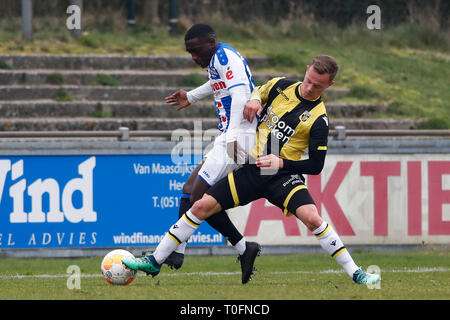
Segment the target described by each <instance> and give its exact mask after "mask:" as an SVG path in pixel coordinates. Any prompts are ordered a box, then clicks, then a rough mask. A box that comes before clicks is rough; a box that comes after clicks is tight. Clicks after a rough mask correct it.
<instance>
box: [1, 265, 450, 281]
mask: <svg viewBox="0 0 450 320" xmlns="http://www.w3.org/2000/svg"><path fill="white" fill-rule="evenodd" d="M449 271H450V268H414V269H392V270H381V272H382V273H383V272H384V273H430V272H449ZM263 273H264V274H272V275H283V274H286V275H288V274H333V273H344V270H334V269H329V270H322V271H301V270H299V271H274V272H263ZM240 274H241V272H177V273H162V274H160V275H159V276H160V277H186V276H235V275H240ZM138 275H139V276H144V274H143V273H138ZM69 276H70V274H15V275H0V279H5V280H6V279H30V278H31V279H33V278H43V279H51V278H67V277H69ZM80 276H81V277H82V278H97V277H103V275H102V274H101V273H93V274H89V273H82V274H81V275H80Z"/></svg>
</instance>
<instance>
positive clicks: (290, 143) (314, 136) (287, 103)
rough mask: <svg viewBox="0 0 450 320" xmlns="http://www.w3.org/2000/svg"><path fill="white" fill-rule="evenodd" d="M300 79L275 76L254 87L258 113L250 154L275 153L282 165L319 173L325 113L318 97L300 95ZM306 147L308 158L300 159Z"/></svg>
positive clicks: (324, 147) (325, 133)
mask: <svg viewBox="0 0 450 320" xmlns="http://www.w3.org/2000/svg"><path fill="white" fill-rule="evenodd" d="M300 84H301V82H300V81H297V80H290V79H286V78H274V79H272V80H270V81H269V82H267V83H266V84H264V85H262V86H260V87H257V88H255V90H258V92H259V95H260V97H261V104H262V106H263V111H262V113H261V116H260V119H259V123H258V131H257V136H256V145H255V147H254V148H253V150H252V151H251V153H250V154H251V156H252V157H253V158H257V157H260V156H262V155H264V154H270V153H272V154H275V155H277V156H279V157H280V158H282V159H283V160H284V161H283V162H284V168H285V169H287V170H290V171H293V172H296V173H299V174H302V173H303V174H319V173H320V171H321V170H322V168H323V164H324V161H325V155H326V151H327V143H328V131H329V126H328V117H327V113H326V109H325V104H324V103H323V101H322V99H321V98H320V97H319V98H317V99H316V100H314V101H310V100H306V99H304V98H303V97H302V96H301V89H300ZM306 149H308V155H309V159H307V160H302V155H303V154H304V153H305V151H306Z"/></svg>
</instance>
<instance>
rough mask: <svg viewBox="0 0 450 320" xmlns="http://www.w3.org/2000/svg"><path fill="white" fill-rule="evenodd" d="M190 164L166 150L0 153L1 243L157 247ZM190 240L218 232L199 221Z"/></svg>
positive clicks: (209, 238)
mask: <svg viewBox="0 0 450 320" xmlns="http://www.w3.org/2000/svg"><path fill="white" fill-rule="evenodd" d="M195 166H196V165H195V164H186V163H174V162H173V161H172V159H171V156H170V155H96V156H84V155H79V156H78V155H77V156H65V155H64V156H8V157H0V248H2V249H7V248H43V247H46V248H58V247H60V248H68V247H69V248H70V247H124V246H156V245H157V244H158V243H159V241H160V240H161V238H162V237H163V235H164V233H165V232H166V231H167V230H168V229H169V228H170V226H171V225H172V224H173V223H175V222H176V220H178V207H179V202H180V196H181V195H182V187H183V184H184V182H185V181H186V180H187V178H188V176H189V174H190V173H191V172H192V170H194V169H195ZM189 244H192V245H218V244H225V238H224V237H223V236H222V235H221V234H220V233H218V232H217V231H215V230H214V229H213V228H211V227H210V226H209V225H208V224H207V223H203V224H202V225H201V226H200V227H199V228H198V230H197V231H196V232H195V233H194V234H193V236H192V237H191V239H190V241H189Z"/></svg>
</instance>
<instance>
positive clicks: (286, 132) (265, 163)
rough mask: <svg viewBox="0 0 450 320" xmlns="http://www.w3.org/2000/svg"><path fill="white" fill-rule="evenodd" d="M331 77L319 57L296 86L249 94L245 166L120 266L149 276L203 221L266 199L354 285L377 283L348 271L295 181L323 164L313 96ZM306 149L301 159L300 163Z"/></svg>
mask: <svg viewBox="0 0 450 320" xmlns="http://www.w3.org/2000/svg"><path fill="white" fill-rule="evenodd" d="M337 71H338V65H337V63H336V61H335V59H334V58H333V57H330V56H326V55H319V56H316V57H314V59H313V60H312V62H311V64H310V65H309V66H308V67H307V70H306V74H305V78H304V80H303V82H300V81H294V80H288V79H285V78H275V79H272V80H270V81H269V82H268V83H266V84H265V85H263V86H261V87H257V88H255V90H254V91H253V92H252V95H251V97H250V101H249V102H248V103H247V105H246V107H245V110H244V117H245V118H246V119H247V120H249V121H252V120H253V118H254V116H255V114H256V115H258V116H259V124H258V129H257V139H256V145H255V147H254V148H253V150H252V151H251V152H250V155H249V159H248V162H247V163H246V164H244V165H242V166H241V167H239V168H238V169H236V170H234V171H232V172H230V173H229V174H228V176H227V177H225V178H223V179H222V180H220V181H219V182H217V183H216V184H214V185H213V186H212V187H211V188H210V189H209V190H208V191H207V193H206V194H205V195H204V196H203V198H202V199H201V200H199V201H197V202H195V203H194V205H193V206H192V208H191V209H190V210H188V211H187V212H186V213H185V214H184V215H183V217H182V218H181V219H180V220H178V222H177V223H175V224H174V225H173V226H172V227H171V228H170V230H169V231H168V233H167V236H166V237H164V239H163V240H162V241H161V243H160V244H159V245H158V247H157V249H156V251H155V252H154V253H153V254H152V255H148V256H146V257H143V258H132V259H129V260H125V259H124V260H123V262H124V263H125V264H126V265H127V266H128V267H130V268H132V269H136V270H142V271H145V272H147V273H148V274H151V275H153V276H155V275H157V274H158V273H159V270H160V268H161V264H162V263H163V262H164V260H165V259H166V258H167V257H168V256H169V255H170V253H171V252H172V251H173V250H174V249H175V248H176V247H177V245H178V244H179V243H180V242H182V241H185V240H186V239H188V238H189V237H190V236H191V235H192V234H193V233H194V231H195V230H196V229H197V227H198V226H199V225H200V223H201V222H202V221H203V220H205V219H206V218H208V217H210V216H211V215H213V214H215V213H217V212H219V211H221V210H222V209H224V210H226V209H229V208H233V207H236V206H240V205H245V204H248V203H250V202H251V201H254V200H256V199H259V198H266V199H267V200H269V201H270V202H271V203H272V204H274V205H276V206H278V207H279V208H281V209H282V210H283V212H284V213H285V214H286V215H292V214H294V215H295V216H296V217H297V218H298V219H300V220H301V221H302V222H303V223H304V224H305V225H306V227H307V228H308V229H309V230H310V231H311V232H312V233H313V234H314V235H315V236H316V238H317V239H318V241H319V243H320V245H321V247H322V248H323V249H324V250H325V251H326V252H327V253H329V254H330V255H331V256H332V257H333V258H334V259H335V260H336V261H337V262H338V263H339V264H340V265H341V266H342V267H343V268H344V270H345V271H346V273H347V274H348V275H349V276H350V277H352V279H353V280H354V281H355V282H356V283H358V284H375V283H377V282H378V281H380V279H381V278H380V277H379V275H377V274H369V273H366V272H364V271H363V270H362V269H361V268H358V266H357V265H356V264H355V262H354V261H353V259H352V257H351V256H350V253H349V252H348V251H347V249H346V248H345V246H344V244H343V243H342V241H341V239H340V238H339V236H338V235H337V233H336V232H335V231H334V229H333V228H332V226H331V225H329V224H328V223H326V222H325V221H324V220H323V219H322V218H321V217H320V215H319V213H318V211H317V208H316V206H315V204H314V200H313V199H312V197H311V195H310V194H309V192H308V189H307V187H306V185H305V180H304V178H303V174H319V173H320V172H321V171H322V168H323V165H324V162H325V156H326V152H327V139H328V127H329V126H328V117H327V114H326V109H325V105H324V103H323V101H322V100H321V98H320V95H321V94H322V92H323V91H324V90H325V89H327V88H328V87H330V86H331V85H333V84H334V77H335V76H336V74H337ZM237 149H239V146H237ZM306 149H308V159H302V156H303V154H304V152H305V151H306ZM251 267H252V268H253V266H251Z"/></svg>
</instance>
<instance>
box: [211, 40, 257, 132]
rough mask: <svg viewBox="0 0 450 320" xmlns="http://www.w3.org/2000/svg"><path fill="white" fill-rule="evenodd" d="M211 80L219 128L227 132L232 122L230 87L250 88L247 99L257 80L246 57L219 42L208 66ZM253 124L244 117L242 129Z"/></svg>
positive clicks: (248, 127) (241, 124)
mask: <svg viewBox="0 0 450 320" xmlns="http://www.w3.org/2000/svg"><path fill="white" fill-rule="evenodd" d="M208 76H209V82H210V85H211V88H212V91H213V95H214V104H215V106H216V107H217V115H218V117H219V127H218V129H219V130H220V131H221V132H223V133H225V132H227V130H228V126H229V124H230V110H231V102H232V99H231V95H230V91H229V90H230V89H231V88H233V87H236V86H245V87H247V88H248V90H245V91H246V92H247V93H248V96H247V97H245V99H246V101H247V100H248V99H249V97H250V93H251V92H252V91H253V88H254V87H255V82H254V80H253V76H252V74H251V71H250V68H249V66H248V63H247V61H246V60H245V58H244V57H243V56H242V55H241V54H240V53H239V52H238V51H237V50H236V49H234V48H233V47H231V46H230V45H228V44H225V43H219V45H218V46H217V50H216V52H215V53H214V55H213V57H212V59H211V62H210V63H209V66H208ZM242 119H243V118H242ZM250 127H251V124H250V123H249V122H248V121H247V120H245V119H243V120H242V121H241V123H240V129H241V130H246V129H250Z"/></svg>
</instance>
